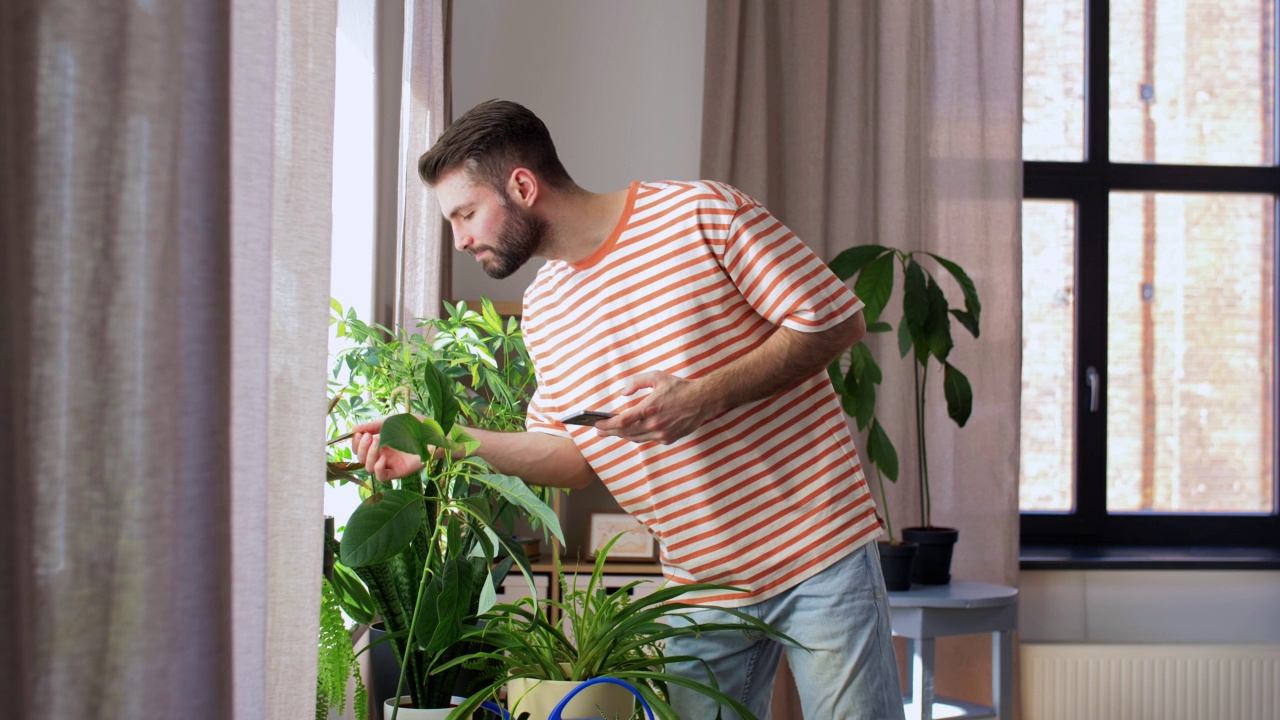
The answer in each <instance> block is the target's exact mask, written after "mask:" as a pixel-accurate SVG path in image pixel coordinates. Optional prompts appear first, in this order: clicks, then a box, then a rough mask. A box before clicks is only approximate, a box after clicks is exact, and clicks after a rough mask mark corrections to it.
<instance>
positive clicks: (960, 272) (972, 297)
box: [929, 253, 982, 337]
mask: <svg viewBox="0 0 1280 720" xmlns="http://www.w3.org/2000/svg"><path fill="white" fill-rule="evenodd" d="M929 256H930V257H932V258H933V259H934V260H937V261H938V264H939V265H941V266H942V267H944V268H946V269H947V272H949V273H951V277H953V278H955V279H956V284H957V285H959V286H960V292H961V293H964V310H965V315H966V316H967V317H969V318H970V319H972V320H973V326H972V327H970V326H969V324H968V323H965V327H966V328H969V332H971V333H973V336H974V337H978V317H979V316H980V315H981V314H982V303H980V302H978V288H977V286H975V285H974V284H973V280H971V279H970V278H969V275H968V274H967V273H965V271H964V269H963V268H961V267H960V266H959V265H957V264H955V263H954V262H951V261H950V260H948V259H946V258H944V257H938V256H937V255H934V254H933V253H929ZM962 322H963V321H962Z"/></svg>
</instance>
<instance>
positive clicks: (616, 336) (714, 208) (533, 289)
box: [524, 182, 879, 606]
mask: <svg viewBox="0 0 1280 720" xmlns="http://www.w3.org/2000/svg"><path fill="white" fill-rule="evenodd" d="M861 307H862V302H861V301H859V300H858V298H857V297H855V296H854V294H853V292H852V291H850V290H849V288H848V287H846V286H845V285H844V283H842V282H841V281H840V280H839V279H838V278H836V276H835V275H834V274H832V273H831V272H830V271H829V270H828V269H827V267H826V265H825V264H824V263H823V262H822V261H821V260H820V259H819V258H818V257H817V256H816V255H815V254H814V253H813V252H812V251H811V250H810V249H809V248H808V247H807V246H806V245H805V244H804V243H803V242H801V241H800V240H799V239H798V238H797V237H796V236H795V235H794V234H793V233H792V232H791V231H790V230H788V229H787V228H786V227H785V226H783V224H782V223H780V222H779V221H778V220H777V219H776V218H774V217H773V216H772V215H770V214H769V212H768V211H767V210H765V209H764V208H763V207H762V206H761V205H760V204H759V203H757V202H755V201H754V200H752V199H751V198H749V197H747V196H746V195H744V194H742V193H741V192H739V191H738V190H736V189H734V188H732V187H729V186H728V185H724V184H720V183H714V182H694V183H676V182H654V183H634V184H632V185H631V188H630V191H629V193H628V196H627V204H626V209H625V210H624V211H623V214H622V218H621V220H620V221H619V223H618V225H617V227H616V228H615V229H614V231H613V233H612V234H611V235H610V237H609V238H608V239H607V240H606V241H605V242H604V244H603V245H601V247H600V248H599V249H598V250H597V251H596V252H595V253H593V254H592V255H591V256H590V257H588V258H586V259H584V260H582V261H580V262H576V263H566V262H563V261H551V262H548V263H546V264H545V265H544V266H543V267H542V269H541V270H540V271H539V272H538V276H537V279H535V280H534V282H533V284H532V285H530V287H529V289H528V290H527V291H526V292H525V296H524V333H525V341H526V343H527V345H528V348H529V352H530V354H531V355H532V357H533V360H534V365H535V367H536V369H537V375H538V389H537V392H536V393H535V395H534V397H533V400H532V402H531V403H530V406H529V412H528V418H527V420H526V427H527V429H528V430H530V431H532V432H545V433H550V434H553V435H558V436H561V437H571V438H572V439H573V441H574V442H575V443H576V444H577V446H578V449H579V450H581V451H582V454H583V456H584V457H585V458H586V459H587V462H589V463H590V464H591V467H592V469H594V470H595V472H596V474H597V475H599V476H600V479H601V480H603V481H604V484H605V486H607V487H608V489H609V491H610V492H611V493H613V496H614V497H615V498H616V499H617V500H618V503H619V504H620V505H621V506H622V508H623V509H625V510H627V511H628V512H630V513H631V514H632V515H634V516H635V517H636V518H638V519H639V520H640V521H641V522H642V523H644V524H645V525H646V526H647V527H648V528H649V531H650V532H652V533H653V534H654V536H656V537H657V538H658V541H659V544H660V546H661V548H662V551H661V560H662V565H663V571H664V574H665V575H666V577H667V579H668V580H670V581H672V582H676V583H690V582H713V583H719V584H725V585H733V586H736V587H739V588H743V589H745V590H747V592H746V593H702V594H700V595H690V596H688V597H687V598H686V599H687V600H688V601H689V602H701V603H711V604H717V605H722V606H743V605H750V604H753V603H756V602H760V601H762V600H765V599H767V598H769V597H772V596H774V595H776V594H778V593H781V592H783V591H784V590H786V589H788V588H790V587H793V586H795V585H797V584H798V583H800V582H801V581H803V580H805V579H806V578H809V577H811V576H813V575H816V574H817V573H818V572H820V571H822V570H824V569H825V568H827V567H829V566H830V565H832V564H833V563H835V562H836V561H837V560H839V559H841V558H843V557H844V556H846V555H847V554H848V553H850V552H852V551H853V550H855V549H857V548H858V547H860V546H862V545H863V544H865V543H867V542H870V541H871V540H872V539H874V538H875V537H876V536H877V535H878V534H879V525H878V524H877V522H876V517H875V508H874V504H873V501H872V498H871V494H870V492H869V491H868V488H867V483H866V480H865V479H864V477H863V473H862V467H861V465H860V463H859V460H858V451H857V449H856V448H855V447H854V444H853V438H852V436H851V435H850V433H849V429H848V426H847V425H846V424H845V419H844V412H843V410H842V409H841V407H840V402H839V400H838V398H837V397H836V394H835V390H834V389H833V388H832V386H831V381H830V380H829V379H828V377H827V374H826V372H821V373H819V374H817V375H814V376H813V377H812V378H810V379H808V380H806V381H805V382H804V383H802V384H801V385H800V386H799V387H796V388H795V389H793V390H789V391H786V392H783V393H780V394H778V395H775V396H773V397H771V398H768V399H766V400H762V401H758V402H754V403H749V404H746V405H742V406H739V407H737V408H735V409H734V410H732V411H730V412H728V413H726V414H724V415H722V416H721V417H718V418H716V419H714V420H712V421H710V422H708V423H707V424H706V425H704V426H702V427H700V428H698V429H697V430H696V431H694V432H693V433H692V434H690V435H688V436H686V437H684V438H682V439H680V440H679V441H677V442H675V443H672V444H670V445H661V444H658V443H634V442H631V441H628V440H623V439H620V438H612V437H608V438H606V437H598V436H597V435H596V432H595V430H594V429H593V428H590V427H578V426H574V427H566V426H565V425H563V424H561V423H560V422H559V420H558V418H560V417H562V416H563V415H564V414H566V413H568V412H571V411H574V410H603V411H609V412H621V411H622V410H624V409H626V408H627V407H630V406H632V405H634V404H637V403H638V402H640V400H641V399H642V397H643V394H637V395H634V396H631V397H624V396H622V395H621V390H622V385H623V383H624V381H625V380H626V379H627V378H628V377H630V376H632V375H636V374H639V373H642V372H647V371H650V370H660V371H663V372H667V373H670V374H672V375H675V376H677V377H681V378H686V379H691V380H692V379H697V378H699V377H702V376H705V375H707V374H709V373H711V372H712V371H714V370H717V369H718V368H721V367H723V366H725V365H727V364H729V363H731V362H733V361H734V360H736V359H738V358H740V357H742V356H743V355H745V354H747V353H748V352H750V351H751V350H752V349H753V348H755V347H757V346H759V345H760V344H761V343H762V342H764V340H765V339H767V338H768V337H769V336H770V335H771V334H772V333H773V332H774V331H775V330H776V328H777V327H778V326H782V327H786V328H791V329H793V330H799V331H802V332H818V331H821V330H825V329H827V328H830V327H832V326H834V325H837V324H838V323H840V322H841V321H843V320H845V319H847V318H849V317H850V316H852V315H853V314H854V313H855V312H857V311H858V310H859V309H860V308H861Z"/></svg>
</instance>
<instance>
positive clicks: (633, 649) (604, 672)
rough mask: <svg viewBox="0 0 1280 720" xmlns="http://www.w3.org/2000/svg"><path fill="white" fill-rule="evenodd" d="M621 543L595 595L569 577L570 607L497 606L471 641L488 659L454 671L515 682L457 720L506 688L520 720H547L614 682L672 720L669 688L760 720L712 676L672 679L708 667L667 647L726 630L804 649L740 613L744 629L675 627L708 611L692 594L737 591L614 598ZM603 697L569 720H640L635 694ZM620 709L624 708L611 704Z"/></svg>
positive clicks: (590, 586)
mask: <svg viewBox="0 0 1280 720" xmlns="http://www.w3.org/2000/svg"><path fill="white" fill-rule="evenodd" d="M619 537H621V535H618V536H615V537H614V538H613V539H612V540H610V541H609V543H608V544H607V545H605V547H604V548H603V549H602V550H601V551H600V553H598V554H597V556H596V560H595V566H594V567H593V569H592V571H591V575H590V577H589V579H588V580H587V584H586V587H585V588H581V587H579V586H578V583H577V578H576V576H575V577H574V579H573V580H572V581H571V580H569V579H567V578H566V577H565V576H564V575H563V573H562V574H561V587H562V589H563V599H562V600H560V601H552V600H549V599H542V600H538V599H533V598H525V599H523V600H521V601H519V602H516V603H513V604H500V605H495V606H494V607H493V608H492V609H491V610H490V611H489V612H487V613H484V614H483V615H481V616H480V620H481V622H480V624H479V625H478V626H477V627H476V628H475V629H472V630H470V631H468V632H467V633H466V635H465V636H464V638H466V639H470V640H474V641H476V642H479V643H482V644H484V645H485V646H487V647H486V649H485V650H483V651H481V652H475V653H472V654H470V655H466V656H463V657H459V658H455V659H454V660H452V662H451V664H452V665H462V664H468V663H474V662H479V661H483V662H489V663H494V664H496V665H497V666H499V667H501V668H502V669H503V670H504V671H505V672H504V673H503V674H502V676H501V677H498V678H495V679H494V680H493V681H492V682H491V683H490V684H489V685H488V686H487V687H484V688H481V689H480V690H479V691H477V692H476V693H475V694H473V695H472V696H471V697H470V698H468V699H467V700H466V701H465V702H463V703H461V704H460V705H459V706H458V707H457V708H456V709H455V710H454V714H453V715H451V716H450V720H460V719H461V718H467V717H470V713H471V712H473V711H474V710H475V709H476V708H478V707H479V706H480V704H481V703H482V702H484V701H485V700H486V699H488V698H496V697H497V694H498V690H499V688H500V687H502V686H503V685H504V684H505V685H507V702H508V705H509V706H510V710H511V717H513V718H518V717H520V716H521V713H524V712H527V713H529V714H530V717H533V718H539V717H545V716H546V713H547V712H549V711H550V709H551V708H553V707H554V706H555V705H556V704H557V703H559V702H560V701H561V699H563V698H564V697H565V696H566V695H567V694H569V693H570V692H572V691H573V690H574V689H575V688H576V686H577V685H579V684H582V683H586V682H587V681H591V680H594V679H597V678H606V677H607V678H613V679H617V680H622V681H625V682H628V683H630V684H632V685H633V686H634V687H635V688H636V690H637V691H638V693H639V695H640V697H641V698H643V699H644V700H645V702H646V703H647V705H648V707H650V708H651V709H652V710H653V711H654V713H655V715H657V716H658V717H660V718H664V719H667V720H671V719H674V720H679V719H678V716H677V715H676V714H675V711H674V710H672V708H671V706H670V704H669V702H668V700H669V698H668V695H667V688H668V686H669V685H680V686H682V687H686V688H690V689H692V690H695V691H697V692H700V693H702V694H704V695H707V696H708V697H711V698H714V699H715V700H716V701H717V702H719V703H720V704H721V705H723V706H724V707H728V708H731V709H732V710H733V711H734V712H736V713H738V715H739V716H740V717H743V718H754V717H755V716H754V715H752V714H751V712H750V711H749V710H748V709H747V708H746V707H744V706H743V705H742V703H741V702H739V701H738V700H736V699H734V698H731V697H729V696H727V695H725V694H724V693H723V692H721V691H720V689H719V687H718V686H717V685H716V682H715V678H714V677H713V676H712V675H711V673H710V671H709V670H708V672H707V682H705V683H704V682H699V681H695V680H690V679H688V678H685V677H682V676H679V675H675V674H673V673H671V672H669V671H668V670H667V665H669V664H671V663H677V662H699V663H700V662H702V661H701V660H698V659H697V658H694V657H686V656H667V655H665V654H664V649H663V648H664V644H665V641H666V640H667V639H669V638H672V637H677V636H690V635H697V634H699V633H704V632H716V631H721V630H735V631H742V630H747V631H751V632H757V633H761V634H763V635H768V636H771V637H775V638H780V639H782V640H784V641H787V642H791V643H795V641H794V640H792V639H791V638H789V637H787V636H786V635H783V634H782V633H780V632H778V631H776V630H774V629H773V628H772V627H770V626H769V625H768V624H766V623H764V622H763V621H761V620H759V619H757V618H755V617H753V616H752V615H750V614H748V613H745V612H742V611H740V610H736V609H732V608H724V610H725V611H726V612H728V613H730V614H732V615H734V616H735V617H737V618H738V619H740V620H741V621H742V622H741V623H697V622H694V621H683V622H676V623H670V624H668V622H667V620H668V619H669V618H671V617H672V616H674V615H678V614H682V613H684V612H686V611H689V610H695V609H700V608H701V607H702V606H699V605H694V604H690V603H685V602H681V601H680V598H681V597H683V596H685V595H687V594H688V593H691V592H698V591H702V590H722V591H723V590H729V591H734V590H736V589H735V588H728V587H725V586H721V585H711V584H689V585H670V586H664V587H662V588H659V589H658V590H656V591H654V592H653V593H652V594H650V595H646V596H644V597H641V598H638V599H632V598H631V597H630V593H629V591H630V590H631V589H632V588H634V587H636V586H637V585H639V584H640V583H641V582H646V581H643V580H636V581H633V582H631V583H628V584H627V585H625V586H624V587H622V588H620V589H618V590H615V591H613V592H607V591H606V590H605V589H604V584H603V575H604V567H605V562H606V560H607V557H608V553H609V550H610V549H611V548H612V547H613V544H614V543H615V542H617V540H618V538H619ZM796 644H798V643H796ZM446 667H447V666H446ZM596 687H598V688H601V689H603V690H604V691H605V692H604V693H603V695H602V696H597V697H592V698H588V699H585V700H584V698H583V696H582V695H580V696H578V697H575V698H573V700H572V701H571V703H570V705H569V706H568V707H567V708H566V714H567V716H571V717H583V716H592V717H596V716H600V715H603V716H604V717H608V718H613V717H615V716H617V717H621V718H624V719H625V718H630V717H631V716H632V712H633V709H634V705H633V700H632V697H633V696H632V695H631V694H630V693H629V692H627V691H626V690H625V689H620V688H617V687H615V686H612V685H608V684H600V685H598V686H596ZM596 687H593V688H591V690H595V689H596ZM615 701H616V702H618V703H619V704H618V705H612V704H607V705H606V704H605V703H613V702H615ZM584 714H585V715H584Z"/></svg>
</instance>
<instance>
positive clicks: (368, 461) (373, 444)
mask: <svg viewBox="0 0 1280 720" xmlns="http://www.w3.org/2000/svg"><path fill="white" fill-rule="evenodd" d="M360 448H361V452H360V457H362V458H364V469H365V470H368V471H369V472H371V473H372V472H373V466H374V463H375V462H377V460H378V456H379V455H380V454H381V453H379V452H378V436H377V435H365V437H364V442H362V443H360ZM375 476H376V473H375Z"/></svg>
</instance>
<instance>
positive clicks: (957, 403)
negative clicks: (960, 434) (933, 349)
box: [942, 363, 973, 427]
mask: <svg viewBox="0 0 1280 720" xmlns="http://www.w3.org/2000/svg"><path fill="white" fill-rule="evenodd" d="M942 392H943V394H944V395H946V398H947V414H948V415H950V416H951V419H952V420H955V421H956V424H957V425H959V426H960V427H964V424H965V423H966V422H969V414H970V413H972V412H973V388H972V387H970V386H969V378H967V377H965V376H964V373H962V372H960V371H959V370H957V369H956V367H955V366H954V365H951V364H949V363H944V364H943V366H942Z"/></svg>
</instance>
